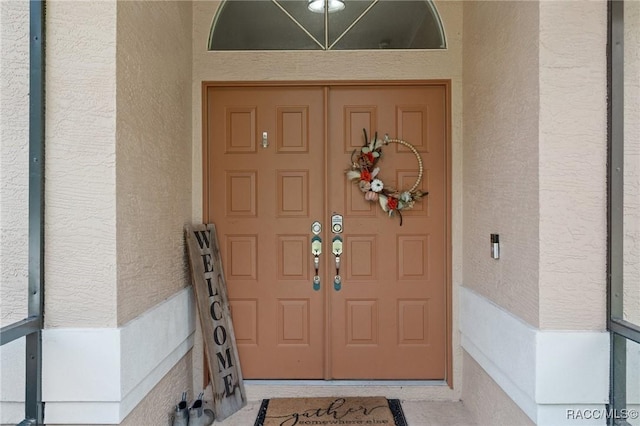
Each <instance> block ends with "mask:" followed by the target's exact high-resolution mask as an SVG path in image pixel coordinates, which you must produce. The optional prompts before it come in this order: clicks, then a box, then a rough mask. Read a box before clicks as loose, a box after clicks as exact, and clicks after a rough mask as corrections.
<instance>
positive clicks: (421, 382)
mask: <svg viewBox="0 0 640 426" xmlns="http://www.w3.org/2000/svg"><path fill="white" fill-rule="evenodd" d="M244 384H245V385H249V386H252V385H257V386H447V382H446V381H444V380H256V379H253V380H245V381H244Z"/></svg>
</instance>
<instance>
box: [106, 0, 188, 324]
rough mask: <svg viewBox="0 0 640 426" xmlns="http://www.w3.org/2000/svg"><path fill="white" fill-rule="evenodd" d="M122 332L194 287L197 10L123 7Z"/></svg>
mask: <svg viewBox="0 0 640 426" xmlns="http://www.w3.org/2000/svg"><path fill="white" fill-rule="evenodd" d="M117 22H118V23H117V79H116V82H117V89H116V104H117V131H116V138H117V139H116V140H117V142H116V158H117V161H116V182H117V185H116V206H117V224H116V227H117V259H118V260H117V264H118V272H117V276H118V324H119V325H122V324H123V323H125V322H127V321H129V320H130V319H132V318H135V317H136V316H138V315H140V314H141V313H142V312H144V311H145V310H147V309H149V308H151V307H153V306H155V305H156V304H158V303H159V302H161V301H162V300H164V299H166V298H167V297H169V296H171V295H172V294H174V293H175V292H176V291H177V290H179V289H180V288H182V287H184V286H186V285H189V282H188V275H187V272H188V271H187V269H186V263H185V250H184V246H183V227H184V224H185V223H187V222H190V219H191V59H192V58H191V22H192V16H191V2H181V1H177V2H174V1H165V2H118V10H117Z"/></svg>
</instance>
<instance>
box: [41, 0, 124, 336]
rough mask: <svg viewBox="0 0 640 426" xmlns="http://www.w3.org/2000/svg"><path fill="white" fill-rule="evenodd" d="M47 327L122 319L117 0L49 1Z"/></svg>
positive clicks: (110, 324) (108, 324)
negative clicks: (118, 261) (119, 296)
mask: <svg viewBox="0 0 640 426" xmlns="http://www.w3.org/2000/svg"><path fill="white" fill-rule="evenodd" d="M46 44H47V46H46V64H47V67H46V87H47V93H46V124H45V125H46V156H47V159H46V162H45V165H46V170H45V179H46V189H45V253H46V255H45V271H46V291H45V306H46V308H45V310H46V314H45V326H46V327H48V328H50V327H114V326H116V322H117V306H116V234H115V226H116V186H115V183H116V181H115V179H116V166H115V161H116V152H115V151H116V150H115V137H116V121H115V117H116V115H115V114H116V2H115V1H100V2H66V1H52V2H48V3H47V14H46Z"/></svg>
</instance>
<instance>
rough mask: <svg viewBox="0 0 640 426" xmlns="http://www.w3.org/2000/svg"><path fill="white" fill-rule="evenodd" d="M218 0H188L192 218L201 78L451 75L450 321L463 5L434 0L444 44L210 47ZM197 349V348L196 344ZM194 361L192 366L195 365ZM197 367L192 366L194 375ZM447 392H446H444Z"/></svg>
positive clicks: (456, 254)
mask: <svg viewBox="0 0 640 426" xmlns="http://www.w3.org/2000/svg"><path fill="white" fill-rule="evenodd" d="M219 5H220V2H219V1H197V2H194V4H193V19H194V21H193V22H194V23H193V114H192V117H193V121H192V123H193V220H194V222H200V221H202V106H201V105H202V104H201V102H202V99H201V98H202V82H203V81H287V80H302V81H305V80H307V81H316V80H320V81H326V80H385V79H387V80H411V79H424V80H428V79H450V80H451V85H452V133H451V137H452V159H451V162H452V175H453V179H452V205H453V215H452V239H453V256H452V262H453V277H452V280H453V286H454V291H453V295H454V296H453V306H454V310H453V317H454V318H453V323H454V324H457V310H456V306H457V291H456V290H455V289H456V288H457V287H458V286H459V285H460V284H461V282H462V8H463V2H457V1H436V2H435V5H436V8H437V9H438V12H439V14H440V17H441V19H442V23H443V26H444V31H445V35H446V39H447V49H446V50H432V51H417V50H416V51H408V50H405V51H400V50H395V51H394V50H367V51H326V52H325V51H310V52H306V51H288V52H285V51H264V52H209V51H207V43H208V40H209V32H210V30H211V23H212V22H213V18H214V16H215V13H216V10H217V8H218V6H219ZM453 328H454V330H455V332H454V335H453V346H454V373H453V376H454V381H455V384H454V388H455V389H456V392H458V390H457V389H458V388H459V383H460V382H459V380H460V378H461V374H459V372H461V370H460V368H461V362H462V359H461V355H460V354H461V352H460V347H459V336H458V331H457V329H458V328H457V327H456V326H454V327H453ZM196 351H198V348H196ZM197 368H198V365H197V364H196V365H195V367H194V369H197ZM197 375H198V372H197V371H196V376H197ZM450 397H451V395H450V394H447V395H446V398H450Z"/></svg>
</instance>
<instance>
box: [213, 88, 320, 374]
mask: <svg viewBox="0 0 640 426" xmlns="http://www.w3.org/2000/svg"><path fill="white" fill-rule="evenodd" d="M207 91H208V93H207V95H206V97H205V99H206V101H207V108H206V114H207V116H206V120H207V123H206V127H205V128H206V132H207V134H206V138H207V139H208V141H207V142H206V143H207V145H208V149H207V151H208V152H207V157H206V161H207V165H206V170H207V171H208V174H209V176H208V179H207V187H206V189H205V190H206V191H208V194H207V196H206V197H205V199H207V200H208V205H207V206H206V209H205V211H206V217H205V221H208V222H213V223H215V224H216V228H217V230H218V238H219V242H220V246H221V254H222V258H223V264H224V270H225V275H226V280H227V287H228V292H229V300H230V304H231V313H232V318H233V324H234V330H235V336H236V341H237V345H238V350H239V352H240V362H241V365H242V372H243V376H244V377H245V378H247V379H321V378H323V371H324V357H325V337H324V332H325V329H324V315H325V305H324V300H325V296H324V294H325V291H324V287H325V285H326V283H324V282H322V283H321V288H320V290H318V291H316V290H314V288H313V275H314V273H315V270H314V267H313V256H312V254H311V235H312V234H311V224H312V223H313V222H314V221H316V220H319V221H321V220H322V217H323V214H324V211H323V202H324V200H323V198H324V195H323V194H324V191H325V189H324V182H325V177H324V152H325V150H324V106H323V102H324V101H323V89H322V88H313V87H311V88H297V87H244V88H238V87H234V88H226V87H208V88H207Z"/></svg>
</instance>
